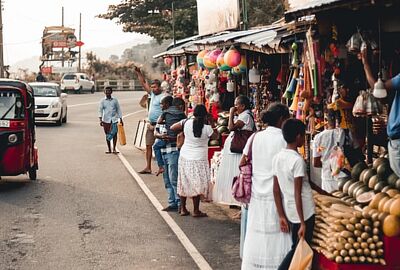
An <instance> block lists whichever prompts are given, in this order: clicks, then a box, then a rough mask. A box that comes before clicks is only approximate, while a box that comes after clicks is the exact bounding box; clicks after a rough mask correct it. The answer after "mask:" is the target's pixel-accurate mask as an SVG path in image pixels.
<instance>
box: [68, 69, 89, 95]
mask: <svg viewBox="0 0 400 270" xmlns="http://www.w3.org/2000/svg"><path fill="white" fill-rule="evenodd" d="M95 90H96V88H95V85H94V81H92V80H90V79H89V77H88V76H87V75H86V74H85V73H66V74H64V76H63V77H62V79H61V91H63V92H68V91H73V92H74V93H78V94H80V93H82V92H83V91H90V92H91V93H92V94H93V93H94V91H95Z"/></svg>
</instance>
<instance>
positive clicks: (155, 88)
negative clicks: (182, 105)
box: [135, 67, 165, 174]
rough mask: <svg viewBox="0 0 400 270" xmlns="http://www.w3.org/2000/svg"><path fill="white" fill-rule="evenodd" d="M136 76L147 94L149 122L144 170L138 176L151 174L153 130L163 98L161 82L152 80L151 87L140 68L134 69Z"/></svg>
mask: <svg viewBox="0 0 400 270" xmlns="http://www.w3.org/2000/svg"><path fill="white" fill-rule="evenodd" d="M135 72H136V75H137V76H138V79H139V82H140V83H141V84H142V86H143V88H144V90H145V91H146V92H147V93H148V94H149V98H150V104H149V116H148V117H149V122H148V124H147V129H146V168H144V169H143V170H141V171H140V172H139V173H140V174H151V158H152V153H153V150H152V146H153V144H154V142H155V137H154V128H155V126H156V124H157V120H158V117H160V115H161V114H162V109H161V100H162V99H163V97H164V96H165V94H164V93H163V91H162V88H161V82H160V81H159V80H154V81H152V82H151V85H149V83H148V82H147V81H146V80H145V78H144V76H143V73H142V71H141V70H140V68H138V67H135Z"/></svg>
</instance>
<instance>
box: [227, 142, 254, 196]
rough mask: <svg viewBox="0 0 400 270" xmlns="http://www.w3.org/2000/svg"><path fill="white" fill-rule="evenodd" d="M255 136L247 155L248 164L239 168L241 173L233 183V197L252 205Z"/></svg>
mask: <svg viewBox="0 0 400 270" xmlns="http://www.w3.org/2000/svg"><path fill="white" fill-rule="evenodd" d="M254 138H255V135H254V136H253V138H252V140H251V141H250V145H249V153H248V155H247V163H246V164H245V165H243V166H240V167H239V170H240V173H239V175H238V176H235V177H234V178H233V183H232V196H233V198H235V200H237V201H238V202H241V203H250V198H251V184H252V181H251V177H252V173H253V167H252V164H251V161H252V158H253V141H254Z"/></svg>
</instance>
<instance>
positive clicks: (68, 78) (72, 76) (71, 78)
mask: <svg viewBox="0 0 400 270" xmlns="http://www.w3.org/2000/svg"><path fill="white" fill-rule="evenodd" d="M75 79H76V75H73V74H69V75H65V76H64V78H63V80H75Z"/></svg>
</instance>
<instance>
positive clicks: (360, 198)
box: [357, 191, 375, 211]
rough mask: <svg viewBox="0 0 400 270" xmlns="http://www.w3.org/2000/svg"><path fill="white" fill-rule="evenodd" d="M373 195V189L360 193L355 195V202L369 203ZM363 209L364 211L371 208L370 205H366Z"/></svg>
mask: <svg viewBox="0 0 400 270" xmlns="http://www.w3.org/2000/svg"><path fill="white" fill-rule="evenodd" d="M374 196H375V193H374V192H373V191H368V192H364V193H361V194H359V195H357V202H359V203H363V204H365V203H369V202H371V201H372V199H373V198H374ZM367 207H368V206H367ZM364 210H366V211H367V210H368V211H369V210H371V208H370V207H368V208H367V209H366V208H364V209H363V211H364Z"/></svg>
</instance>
